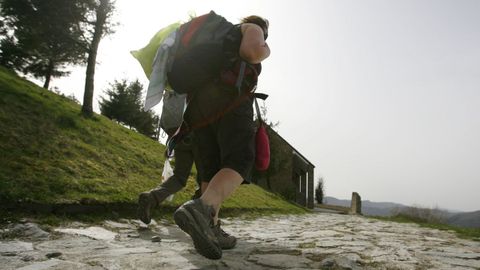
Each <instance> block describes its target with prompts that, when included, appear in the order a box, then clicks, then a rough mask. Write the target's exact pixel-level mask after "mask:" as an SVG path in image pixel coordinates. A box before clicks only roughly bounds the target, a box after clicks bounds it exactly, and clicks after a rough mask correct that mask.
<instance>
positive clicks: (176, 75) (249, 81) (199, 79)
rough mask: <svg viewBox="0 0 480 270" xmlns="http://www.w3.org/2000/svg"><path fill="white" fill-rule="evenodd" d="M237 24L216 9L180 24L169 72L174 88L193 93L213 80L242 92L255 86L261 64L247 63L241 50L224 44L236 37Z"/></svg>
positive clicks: (178, 91)
mask: <svg viewBox="0 0 480 270" xmlns="http://www.w3.org/2000/svg"><path fill="white" fill-rule="evenodd" d="M235 27H236V26H235V25H233V24H232V23H230V22H229V21H227V20H226V19H225V18H224V17H222V16H220V15H218V14H216V13H215V12H213V11H210V13H207V14H205V15H202V16H199V17H195V18H193V19H192V20H191V21H189V22H187V23H185V24H183V25H181V26H180V29H179V32H178V38H179V39H178V41H177V43H178V47H177V51H176V54H175V57H174V61H173V64H172V67H171V70H170V71H169V72H168V74H167V76H168V81H169V84H170V85H171V86H172V88H173V89H174V90H175V92H177V93H180V94H191V93H193V92H195V91H196V90H197V89H198V88H202V87H203V86H205V85H207V84H208V83H211V82H218V83H221V84H223V85H224V86H226V87H227V88H232V89H236V90H237V91H239V93H241V92H251V91H253V90H254V89H255V87H256V85H257V81H258V75H259V74H260V72H261V65H260V64H256V65H252V64H249V63H247V62H246V61H244V60H242V59H241V58H240V56H239V55H238V51H235V52H231V51H227V50H226V49H225V46H224V43H225V41H226V40H229V39H232V38H234V37H232V36H231V35H232V33H234V32H235V31H234V28H235ZM240 38H241V37H240ZM232 55H233V56H232Z"/></svg>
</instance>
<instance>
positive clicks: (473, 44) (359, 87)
mask: <svg viewBox="0 0 480 270" xmlns="http://www.w3.org/2000/svg"><path fill="white" fill-rule="evenodd" d="M169 2H170V3H172V4H166V1H157V0H136V1H131V0H117V8H118V12H117V15H116V19H117V20H118V21H119V22H120V25H119V26H118V27H117V32H116V33H115V34H114V35H112V36H110V37H108V38H106V39H104V40H102V43H101V44H100V50H99V56H98V62H99V65H98V66H97V73H96V77H95V87H96V88H95V91H96V93H95V94H96V97H98V95H100V94H102V93H103V90H104V89H105V88H106V87H107V85H108V83H109V82H112V81H113V80H114V79H122V78H129V79H135V78H139V79H140V81H141V82H142V83H144V85H145V87H146V86H147V84H148V81H147V80H146V78H145V75H144V74H143V72H142V69H141V67H140V65H139V64H138V63H137V62H136V60H135V59H134V58H133V57H132V56H131V55H130V54H129V51H131V50H135V49H139V48H141V47H143V46H144V45H146V44H147V43H148V41H149V40H150V38H151V37H152V35H153V34H154V33H155V32H156V31H158V30H159V29H160V28H162V27H164V26H166V25H168V24H170V23H172V22H174V21H178V20H184V21H185V20H187V19H188V14H189V12H191V11H193V12H195V13H196V14H197V15H201V14H204V13H206V12H208V11H210V10H214V11H216V12H217V13H219V14H221V15H223V16H225V17H226V18H227V19H228V20H230V21H232V22H234V23H236V22H238V20H239V19H240V18H242V17H244V16H247V15H251V14H257V15H261V16H264V17H266V18H268V19H269V21H270V30H269V39H268V41H269V45H270V47H271V50H272V53H271V56H270V58H268V59H267V60H266V61H265V62H264V64H263V72H262V75H261V76H260V83H259V91H261V92H265V93H268V94H270V97H269V99H268V100H267V102H266V104H267V107H268V116H267V117H268V119H269V120H271V121H274V122H276V121H279V122H280V125H279V126H278V128H277V130H278V131H279V133H280V134H281V135H282V136H283V137H284V138H285V139H287V140H288V141H289V142H290V143H291V144H292V145H293V146H294V147H295V148H297V149H298V150H299V151H300V152H301V153H302V154H303V155H304V156H305V157H307V158H308V159H309V160H310V161H311V162H313V163H314V164H315V166H316V168H315V178H318V177H320V176H322V177H323V178H324V179H325V187H326V194H327V195H328V196H334V197H337V198H350V196H351V192H352V191H356V192H359V194H360V195H361V196H362V199H364V200H372V201H390V202H397V203H403V204H407V205H418V206H423V207H441V208H447V209H454V210H464V211H473V210H480V198H479V196H478V194H479V193H480V15H479V14H480V1H474V0H472V1H465V0H451V1H442V0H430V1H427V0H414V1H411V0H397V1H388V0H378V1H373V0H369V1H358V0H349V1H342V0H328V1H327V0H325V1H316V0H295V1H293V0H290V1H279V0H272V1H267V0H251V1H250V0H244V1H240V2H238V1H236V2H235V1H219V0H218V1H195V0H193V1H181V0H175V1H169ZM84 73H85V68H84V67H80V68H76V69H74V72H73V73H72V74H71V76H70V77H68V78H63V79H56V80H54V81H53V83H52V85H53V86H57V87H58V88H59V89H60V90H61V91H62V92H64V93H66V94H71V93H74V94H75V96H76V97H77V99H79V100H82V99H83V86H84ZM95 106H96V108H97V109H96V110H97V111H98V104H95ZM159 107H160V106H159V105H158V106H157V107H156V108H157V109H159ZM159 154H160V153H159Z"/></svg>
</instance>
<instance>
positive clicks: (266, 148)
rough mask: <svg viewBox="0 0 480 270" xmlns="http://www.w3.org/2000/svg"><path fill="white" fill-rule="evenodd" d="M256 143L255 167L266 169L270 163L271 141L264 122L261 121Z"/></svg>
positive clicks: (261, 169) (260, 169)
mask: <svg viewBox="0 0 480 270" xmlns="http://www.w3.org/2000/svg"><path fill="white" fill-rule="evenodd" d="M255 144H256V145H255V146H256V154H255V168H256V169H257V170H259V171H265V170H267V169H268V166H269V165H270V141H269V139H268V134H267V129H266V127H265V123H263V122H260V125H259V126H258V129H257V134H255Z"/></svg>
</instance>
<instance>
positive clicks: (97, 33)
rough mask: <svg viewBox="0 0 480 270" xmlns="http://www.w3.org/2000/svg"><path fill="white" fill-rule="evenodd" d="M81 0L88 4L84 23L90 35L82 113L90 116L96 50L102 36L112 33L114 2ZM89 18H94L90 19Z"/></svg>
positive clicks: (110, 0) (91, 111)
mask: <svg viewBox="0 0 480 270" xmlns="http://www.w3.org/2000/svg"><path fill="white" fill-rule="evenodd" d="M83 1H87V3H89V4H90V5H89V6H90V13H89V16H87V17H86V18H85V21H84V24H85V25H86V26H87V27H88V28H89V33H90V35H91V37H90V38H89V42H88V44H89V46H88V60H87V71H86V77H85V91H84V94H83V105H82V113H83V115H85V116H87V117H91V116H93V92H94V78H95V66H96V61H97V51H98V46H99V44H100V40H101V39H102V37H103V36H105V35H107V34H111V33H113V28H114V23H113V22H112V16H113V12H114V2H113V0H98V1H93V0H83ZM92 1H93V2H92ZM90 18H94V19H93V20H92V19H90Z"/></svg>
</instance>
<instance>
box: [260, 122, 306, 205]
mask: <svg viewBox="0 0 480 270" xmlns="http://www.w3.org/2000/svg"><path fill="white" fill-rule="evenodd" d="M268 132H269V139H270V153H271V155H270V156H271V159H270V167H269V168H268V170H267V171H265V172H258V171H255V172H254V174H253V179H252V182H254V183H256V184H257V185H259V186H261V187H263V188H265V189H267V190H270V191H272V192H274V193H278V194H280V195H281V196H283V197H284V198H286V199H287V200H290V201H293V202H296V203H298V204H300V205H302V206H305V207H309V208H313V207H314V184H313V179H314V178H313V169H314V166H313V164H311V163H310V162H309V161H308V160H306V159H305V158H304V157H303V156H302V155H301V154H300V153H298V151H297V150H296V149H295V148H293V147H292V146H291V145H290V144H289V143H288V142H287V141H285V140H284V139H283V138H282V137H281V136H280V135H278V134H277V133H276V132H275V131H274V130H272V129H268Z"/></svg>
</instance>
